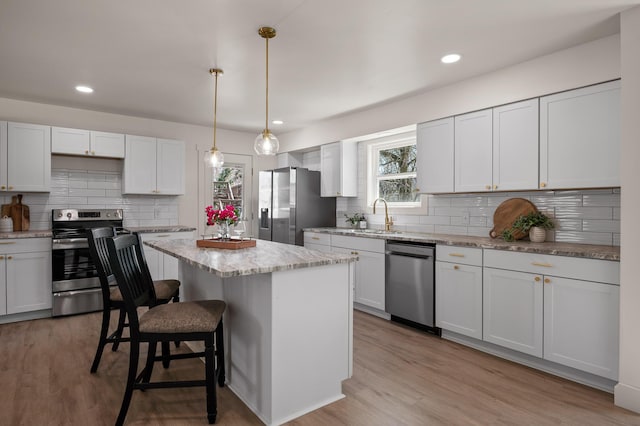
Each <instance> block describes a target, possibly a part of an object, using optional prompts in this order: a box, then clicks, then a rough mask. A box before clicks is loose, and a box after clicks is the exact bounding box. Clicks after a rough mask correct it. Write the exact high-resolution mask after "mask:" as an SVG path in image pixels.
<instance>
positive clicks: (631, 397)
mask: <svg viewBox="0 0 640 426" xmlns="http://www.w3.org/2000/svg"><path fill="white" fill-rule="evenodd" d="M613 396H614V404H616V405H617V406H618V407H622V408H626V409H627V410H631V411H635V412H636V413H640V389H639V388H637V387H635V386H631V385H627V384H625V383H618V384H617V385H616V386H615V388H614V390H613Z"/></svg>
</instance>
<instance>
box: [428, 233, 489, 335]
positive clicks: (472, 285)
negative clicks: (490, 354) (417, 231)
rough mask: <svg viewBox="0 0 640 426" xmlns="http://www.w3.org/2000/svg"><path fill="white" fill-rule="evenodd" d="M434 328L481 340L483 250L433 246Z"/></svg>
mask: <svg viewBox="0 0 640 426" xmlns="http://www.w3.org/2000/svg"><path fill="white" fill-rule="evenodd" d="M436 327H440V328H442V329H445V330H449V331H453V332H455V333H459V334H463V335H465V336H469V337H473V338H476V339H482V249H474V248H466V247H464V248H463V247H452V246H443V245H437V246H436Z"/></svg>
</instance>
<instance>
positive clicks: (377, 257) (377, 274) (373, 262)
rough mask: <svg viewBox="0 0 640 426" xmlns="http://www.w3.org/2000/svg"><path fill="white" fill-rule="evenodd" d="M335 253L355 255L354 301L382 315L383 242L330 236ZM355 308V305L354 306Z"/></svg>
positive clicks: (383, 301)
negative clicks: (356, 259)
mask: <svg viewBox="0 0 640 426" xmlns="http://www.w3.org/2000/svg"><path fill="white" fill-rule="evenodd" d="M331 248H332V250H333V251H334V252H336V253H347V254H355V255H357V256H358V261H357V262H356V263H355V296H354V301H355V302H356V303H359V304H361V305H365V306H368V307H370V308H373V309H374V310H376V311H378V312H380V313H382V312H384V309H385V269H384V264H385V254H384V249H385V241H384V240H379V239H373V238H362V237H348V236H344V235H332V236H331ZM356 307H357V305H356Z"/></svg>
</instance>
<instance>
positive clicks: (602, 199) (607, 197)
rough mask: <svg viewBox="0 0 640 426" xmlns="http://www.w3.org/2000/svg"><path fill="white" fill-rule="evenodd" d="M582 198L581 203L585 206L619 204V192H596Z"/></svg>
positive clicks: (616, 205) (612, 205)
mask: <svg viewBox="0 0 640 426" xmlns="http://www.w3.org/2000/svg"><path fill="white" fill-rule="evenodd" d="M582 198H583V205H584V206H585V207H597V206H603V207H604V206H610V207H618V206H620V194H597V195H585V196H583V197H582Z"/></svg>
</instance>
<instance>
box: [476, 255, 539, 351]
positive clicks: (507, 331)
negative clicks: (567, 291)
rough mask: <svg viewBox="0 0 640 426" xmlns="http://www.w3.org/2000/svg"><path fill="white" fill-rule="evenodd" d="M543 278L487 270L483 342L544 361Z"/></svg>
mask: <svg viewBox="0 0 640 426" xmlns="http://www.w3.org/2000/svg"><path fill="white" fill-rule="evenodd" d="M542 292H543V289H542V278H541V277H540V276H538V275H536V274H530V273H526V272H517V271H508V270H503V269H494V268H487V267H485V268H484V273H483V333H482V334H483V339H484V340H485V341H487V342H490V343H495V344H496V345H500V346H504V347H507V348H510V349H513V350H516V351H520V352H524V353H526V354H529V355H533V356H537V357H542V332H543V330H542V314H543V312H542V303H543V297H542Z"/></svg>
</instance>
